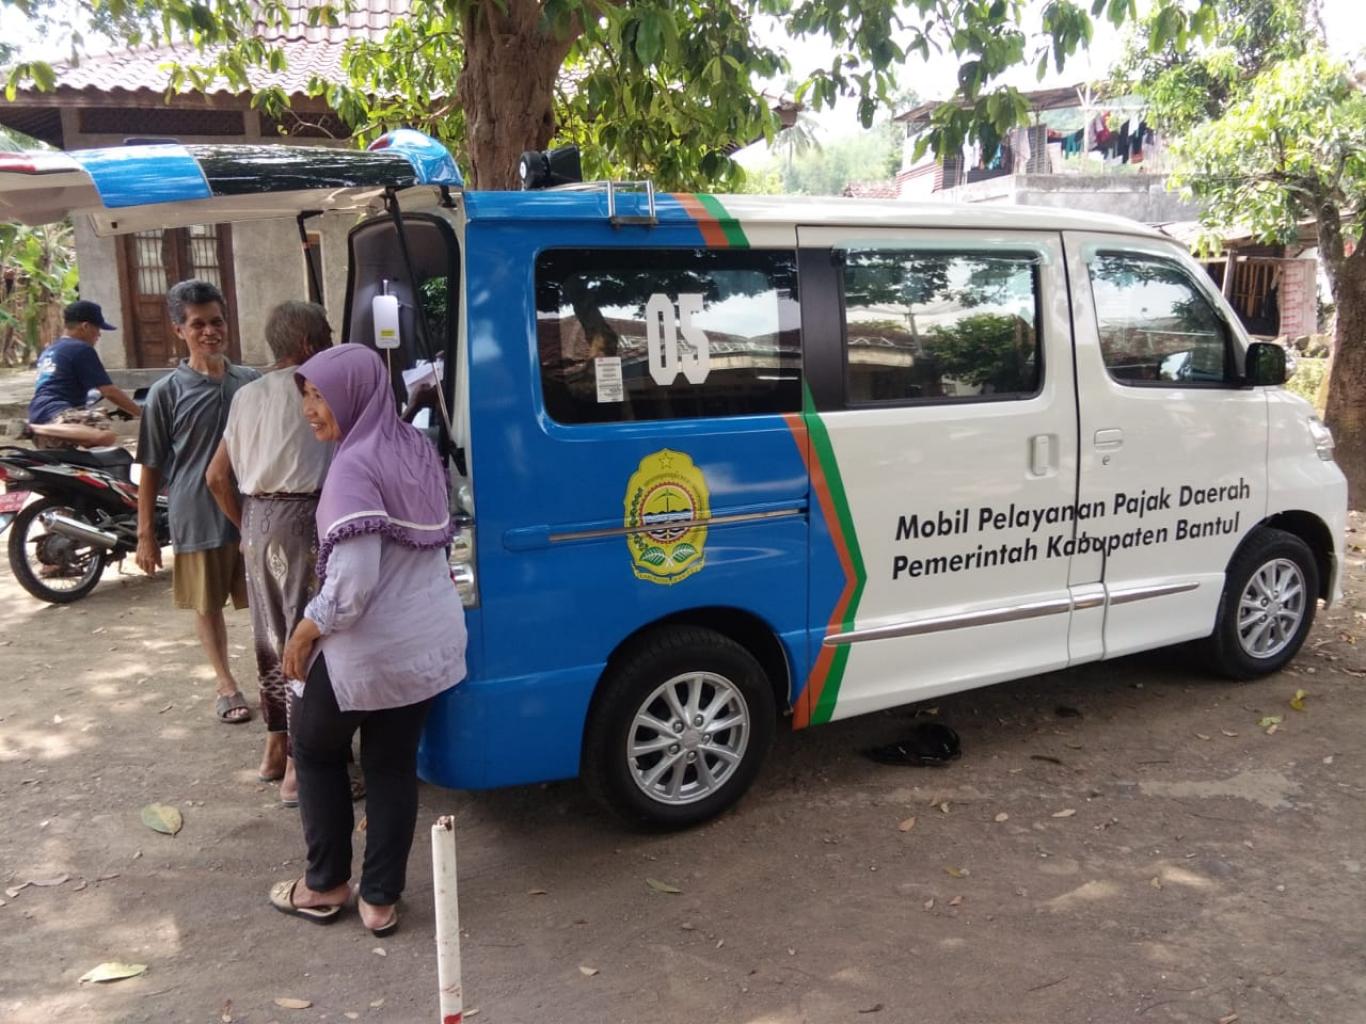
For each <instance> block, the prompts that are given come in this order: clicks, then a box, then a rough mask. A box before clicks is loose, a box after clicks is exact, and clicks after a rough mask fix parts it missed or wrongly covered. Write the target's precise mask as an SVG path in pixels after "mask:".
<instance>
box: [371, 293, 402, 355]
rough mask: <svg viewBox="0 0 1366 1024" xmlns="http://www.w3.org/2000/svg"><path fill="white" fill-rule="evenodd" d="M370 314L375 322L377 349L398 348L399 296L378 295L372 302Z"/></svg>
mask: <svg viewBox="0 0 1366 1024" xmlns="http://www.w3.org/2000/svg"><path fill="white" fill-rule="evenodd" d="M370 313H371V316H372V317H373V318H374V321H375V348H377V349H380V350H381V351H383V350H385V349H394V348H398V344H399V331H398V296H397V295H376V296H375V297H374V299H373V300H371V303H370Z"/></svg>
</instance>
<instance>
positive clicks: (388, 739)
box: [290, 657, 432, 907]
mask: <svg viewBox="0 0 1366 1024" xmlns="http://www.w3.org/2000/svg"><path fill="white" fill-rule="evenodd" d="M293 699H294V701H295V704H294V708H293V712H292V715H291V718H290V737H291V743H292V745H293V748H294V768H295V771H296V772H297V773H298V777H299V814H300V816H301V817H302V819H303V826H304V841H305V842H306V843H307V845H308V873H307V875H306V876H305V879H304V881H305V882H306V883H307V885H308V887H309V888H310V889H312V890H314V891H315V892H323V891H326V890H328V889H335V888H336V887H337V886H339V885H341V884H342V883H344V882H347V881H349V880H350V878H351V833H352V831H353V829H354V828H355V818H354V816H353V814H352V810H351V782H350V778H349V777H348V776H347V773H346V764H347V758H348V755H349V754H350V752H351V738H352V736H354V735H355V733H356V730H357V729H359V730H360V766H361V772H362V773H363V774H364V776H365V817H366V826H365V860H364V863H363V865H362V867H361V876H360V895H361V898H362V899H364V900H365V902H366V903H369V904H372V905H374V906H381V907H383V906H388V905H390V904H392V903H394V902H396V901H397V900H398V898H399V896H400V895H401V894H402V892H403V884H404V881H405V879H406V876H407V871H408V854H409V853H410V852H411V851H412V848H413V829H414V828H415V827H416V825H417V745H418V741H419V740H420V739H421V737H422V726H423V724H424V723H425V722H426V720H427V712H428V711H429V710H430V709H431V706H432V699H430V698H429V699H428V700H424V701H422V702H420V703H418V704H409V705H407V706H406V707H401V708H385V709H383V710H381V711H342V710H341V709H340V708H338V707H337V696H336V694H335V693H333V691H332V680H331V678H329V676H328V674H327V664H326V661H325V659H324V658H322V657H319V658H318V659H317V660H316V661H315V662H314V663H313V668H312V669H311V670H310V671H309V673H308V682H307V683H306V684H305V686H304V694H303V696H302V697H296V698H293Z"/></svg>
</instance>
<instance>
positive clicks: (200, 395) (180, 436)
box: [138, 359, 261, 552]
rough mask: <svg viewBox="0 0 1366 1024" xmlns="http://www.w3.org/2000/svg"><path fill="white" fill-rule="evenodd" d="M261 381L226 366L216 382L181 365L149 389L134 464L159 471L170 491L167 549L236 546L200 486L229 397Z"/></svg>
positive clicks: (206, 490)
mask: <svg viewBox="0 0 1366 1024" xmlns="http://www.w3.org/2000/svg"><path fill="white" fill-rule="evenodd" d="M259 376H261V375H260V374H259V373H257V372H256V371H255V370H252V369H249V368H248V367H245V366H233V365H232V364H231V363H228V364H227V369H226V371H225V372H224V374H223V377H222V379H220V380H214V379H213V378H212V377H209V376H207V375H206V374H202V373H199V372H198V371H196V370H191V369H190V366H189V363H188V362H187V361H186V360H183V359H182V360H181V361H180V365H179V366H177V367H176V368H175V369H174V370H172V371H171V372H170V373H168V374H167V375H166V376H165V377H162V378H161V379H160V380H159V381H157V382H156V383H155V384H153V385H152V387H151V390H150V391H148V393H147V404H146V406H145V407H144V408H143V410H142V423H141V426H140V427H139V429H138V462H140V463H142V464H143V465H144V466H150V467H151V468H153V469H157V470H160V471H161V476H162V482H163V483H165V484H169V485H170V491H169V494H168V498H169V500H170V512H171V547H173V548H174V549H175V550H176V551H177V552H190V551H208V550H210V549H212V548H221V547H223V546H224V545H225V544H236V543H237V542H238V536H237V530H236V528H235V527H234V526H233V525H232V523H231V522H229V521H228V518H227V516H225V515H223V513H222V512H221V511H219V508H218V503H217V502H215V501H214V500H213V495H212V494H210V493H209V488H208V485H207V484H205V483H204V473H205V472H206V471H207V470H208V468H209V462H210V461H211V460H212V459H213V453H214V452H215V451H216V450H217V448H218V442H219V440H220V439H221V438H222V437H223V427H224V425H225V424H226V423H227V422H228V407H229V406H230V405H231V404H232V396H233V395H234V394H236V393H237V390H238V389H239V388H241V387H242V386H243V385H246V384H250V383H251V382H252V381H254V380H255V379H256V378H257V377H259Z"/></svg>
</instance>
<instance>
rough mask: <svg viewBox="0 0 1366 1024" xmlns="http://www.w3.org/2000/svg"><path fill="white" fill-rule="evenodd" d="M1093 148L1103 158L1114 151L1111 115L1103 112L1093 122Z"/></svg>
mask: <svg viewBox="0 0 1366 1024" xmlns="http://www.w3.org/2000/svg"><path fill="white" fill-rule="evenodd" d="M1091 148H1092V149H1093V150H1099V151H1100V153H1101V155H1102V156H1105V155H1108V154H1109V153H1112V152H1113V151H1114V149H1113V147H1112V146H1111V145H1110V115H1109V113H1108V112H1106V111H1101V112H1100V113H1099V114H1097V115H1096V116H1095V119H1094V120H1093V121H1092V122H1091Z"/></svg>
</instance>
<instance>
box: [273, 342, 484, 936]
mask: <svg viewBox="0 0 1366 1024" xmlns="http://www.w3.org/2000/svg"><path fill="white" fill-rule="evenodd" d="M295 377H296V380H297V381H298V384H299V389H300V391H301V392H302V393H303V409H304V417H305V418H306V419H307V420H308V422H309V424H310V425H311V426H312V428H313V433H314V434H315V435H316V436H317V437H318V439H319V440H322V441H337V442H339V443H338V445H337V449H336V454H335V455H334V456H333V458H332V467H331V469H330V470H329V471H328V474H327V478H326V480H325V481H324V483H323V489H322V495H321V497H320V498H319V501H318V539H319V551H318V570H317V571H318V576H319V577H320V579H321V581H322V586H321V588H320V590H319V591H318V595H317V596H316V597H315V598H314V599H313V600H312V602H310V604H309V605H308V608H307V610H306V611H305V613H304V619H303V621H301V622H300V623H299V625H298V627H297V628H296V629H295V630H294V633H293V635H292V636H291V637H290V638H289V643H288V644H287V645H286V647H285V652H284V671H285V676H286V677H287V678H289V679H292V680H306V682H305V683H304V686H303V689H302V693H301V695H300V696H297V697H296V698H295V704H294V708H293V717H292V720H291V724H290V728H291V739H292V742H293V747H294V762H295V768H296V770H297V772H298V776H299V810H300V815H301V817H302V820H303V827H304V839H305V841H306V843H307V845H308V870H307V874H306V875H305V876H304V877H303V878H300V879H295V880H291V881H285V882H280V883H278V884H277V885H275V886H274V887H273V888H272V889H271V892H270V902H271V904H272V905H273V906H275V907H276V908H277V909H279V910H281V911H283V912H285V913H287V914H293V915H295V916H298V917H303V918H306V919H307V920H310V921H315V922H318V923H329V922H331V921H334V920H336V918H337V917H338V916H339V915H340V913H341V910H342V907H343V905H344V904H345V903H346V902H347V900H348V898H349V896H350V885H349V883H350V879H351V835H352V829H353V828H354V819H353V817H352V810H351V789H350V782H349V780H348V777H347V771H346V764H347V754H348V752H349V751H350V749H351V738H352V736H353V735H354V734H355V732H356V730H357V729H359V730H360V738H361V755H360V762H361V770H362V772H363V773H364V775H365V785H366V798H365V812H366V818H367V826H366V838H365V859H364V862H363V866H362V869H361V880H360V887H359V900H358V907H359V910H360V917H361V922H362V924H364V925H365V927H367V928H369V929H370V930H371V931H372V932H373V933H374V934H375V935H377V936H383V935H389V934H392V933H393V931H394V930H395V929H397V928H398V910H397V907H396V906H395V904H396V903H397V902H398V898H399V895H400V894H401V893H402V891H403V885H404V881H405V875H406V871H407V865H408V854H409V852H410V850H411V849H412V845H413V829H414V827H415V825H416V823H417V745H418V740H419V739H420V737H421V735H422V727H423V724H424V722H425V721H426V718H427V712H428V710H429V709H430V707H431V704H432V701H433V700H434V699H435V697H436V695H437V694H439V693H441V692H442V691H443V690H446V689H449V688H450V687H452V686H454V685H455V684H456V683H458V682H459V681H460V680H461V679H463V678H464V676H465V617H464V609H463V608H462V607H461V604H460V598H459V595H458V594H457V593H456V589H455V585H454V584H453V583H452V582H451V576H450V569H449V567H448V565H447V562H446V550H445V548H446V544H447V542H448V541H449V540H450V537H451V522H450V503H449V497H448V493H447V489H448V484H447V477H446V472H445V468H444V467H443V466H442V465H441V460H440V458H439V457H438V455H437V453H436V451H435V449H434V448H433V447H432V445H431V443H430V442H429V441H428V440H427V439H426V438H425V437H423V436H422V434H420V433H419V432H418V431H417V430H415V429H414V428H413V427H411V426H409V425H408V424H406V423H404V422H403V421H402V420H400V419H399V417H398V414H397V413H396V412H395V409H394V400H393V392H392V390H391V389H390V386H389V378H388V375H387V373H386V372H385V369H384V364H383V363H382V362H381V361H380V359H379V357H378V356H377V355H376V354H375V353H374V352H373V351H371V350H370V349H368V348H365V347H364V346H362V345H338V346H337V347H336V348H332V349H328V350H327V351H326V352H320V353H319V354H318V355H316V356H314V357H313V358H311V359H309V360H308V362H306V363H304V364H303V366H301V367H300V368H299V370H298V371H297V372H296V374H295ZM296 692H298V691H297V690H296Z"/></svg>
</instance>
